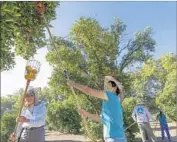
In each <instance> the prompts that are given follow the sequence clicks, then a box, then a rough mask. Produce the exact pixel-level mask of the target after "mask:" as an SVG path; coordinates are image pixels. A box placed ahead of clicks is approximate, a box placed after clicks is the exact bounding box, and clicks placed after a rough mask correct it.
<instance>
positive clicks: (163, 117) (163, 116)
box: [157, 113, 167, 125]
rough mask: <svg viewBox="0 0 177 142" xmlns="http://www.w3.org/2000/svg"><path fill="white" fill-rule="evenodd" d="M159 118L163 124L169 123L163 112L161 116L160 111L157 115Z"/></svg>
mask: <svg viewBox="0 0 177 142" xmlns="http://www.w3.org/2000/svg"><path fill="white" fill-rule="evenodd" d="M157 119H158V120H159V122H160V124H161V125H165V124H167V121H166V117H165V115H164V114H162V116H160V113H159V114H158V115H157Z"/></svg>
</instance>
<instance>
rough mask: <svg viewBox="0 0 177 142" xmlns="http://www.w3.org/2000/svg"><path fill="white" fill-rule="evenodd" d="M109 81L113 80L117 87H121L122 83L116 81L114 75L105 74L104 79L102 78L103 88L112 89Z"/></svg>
mask: <svg viewBox="0 0 177 142" xmlns="http://www.w3.org/2000/svg"><path fill="white" fill-rule="evenodd" d="M109 81H114V82H115V84H116V85H117V87H118V88H119V89H120V90H122V89H123V86H122V84H121V83H120V82H119V81H117V80H116V79H115V78H114V77H112V76H105V79H104V90H111V89H112V85H111V84H110V83H109Z"/></svg>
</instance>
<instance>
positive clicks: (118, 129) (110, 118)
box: [102, 91, 126, 142]
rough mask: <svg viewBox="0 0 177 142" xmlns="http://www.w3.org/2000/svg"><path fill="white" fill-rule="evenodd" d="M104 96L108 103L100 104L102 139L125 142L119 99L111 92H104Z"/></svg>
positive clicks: (105, 101)
mask: <svg viewBox="0 0 177 142" xmlns="http://www.w3.org/2000/svg"><path fill="white" fill-rule="evenodd" d="M105 94H106V95H107V98H108V101H107V100H104V101H103V103H102V124H103V133H104V138H105V139H106V138H115V139H120V140H121V141H122V142H126V137H125V132H124V131H125V130H124V127H123V124H124V122H123V113H122V107H121V103H120V99H119V97H118V96H116V94H114V93H112V92H109V91H106V92H105Z"/></svg>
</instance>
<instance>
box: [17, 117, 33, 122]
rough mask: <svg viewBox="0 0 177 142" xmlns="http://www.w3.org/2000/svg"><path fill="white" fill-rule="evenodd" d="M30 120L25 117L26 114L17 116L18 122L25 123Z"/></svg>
mask: <svg viewBox="0 0 177 142" xmlns="http://www.w3.org/2000/svg"><path fill="white" fill-rule="evenodd" d="M29 121H30V120H29V119H27V118H26V117H24V116H19V117H17V118H16V122H22V123H24V122H29Z"/></svg>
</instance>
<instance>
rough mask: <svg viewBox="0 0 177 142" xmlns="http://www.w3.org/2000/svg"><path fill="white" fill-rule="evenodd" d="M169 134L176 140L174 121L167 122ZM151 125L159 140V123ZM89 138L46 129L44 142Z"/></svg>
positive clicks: (81, 141)
mask: <svg viewBox="0 0 177 142" xmlns="http://www.w3.org/2000/svg"><path fill="white" fill-rule="evenodd" d="M168 125H169V129H170V134H171V136H172V142H177V127H176V124H175V123H169V124H168ZM151 127H152V128H153V131H154V134H155V136H156V137H158V140H159V141H161V138H160V136H161V133H160V126H159V124H156V123H154V124H153V123H152V124H151ZM136 138H137V139H136V142H141V138H140V134H139V133H137V136H136ZM89 141H90V140H88V139H86V138H84V136H81V135H71V134H63V133H60V132H53V131H46V142H89ZM161 142H168V140H167V139H166V140H163V141H161Z"/></svg>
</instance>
